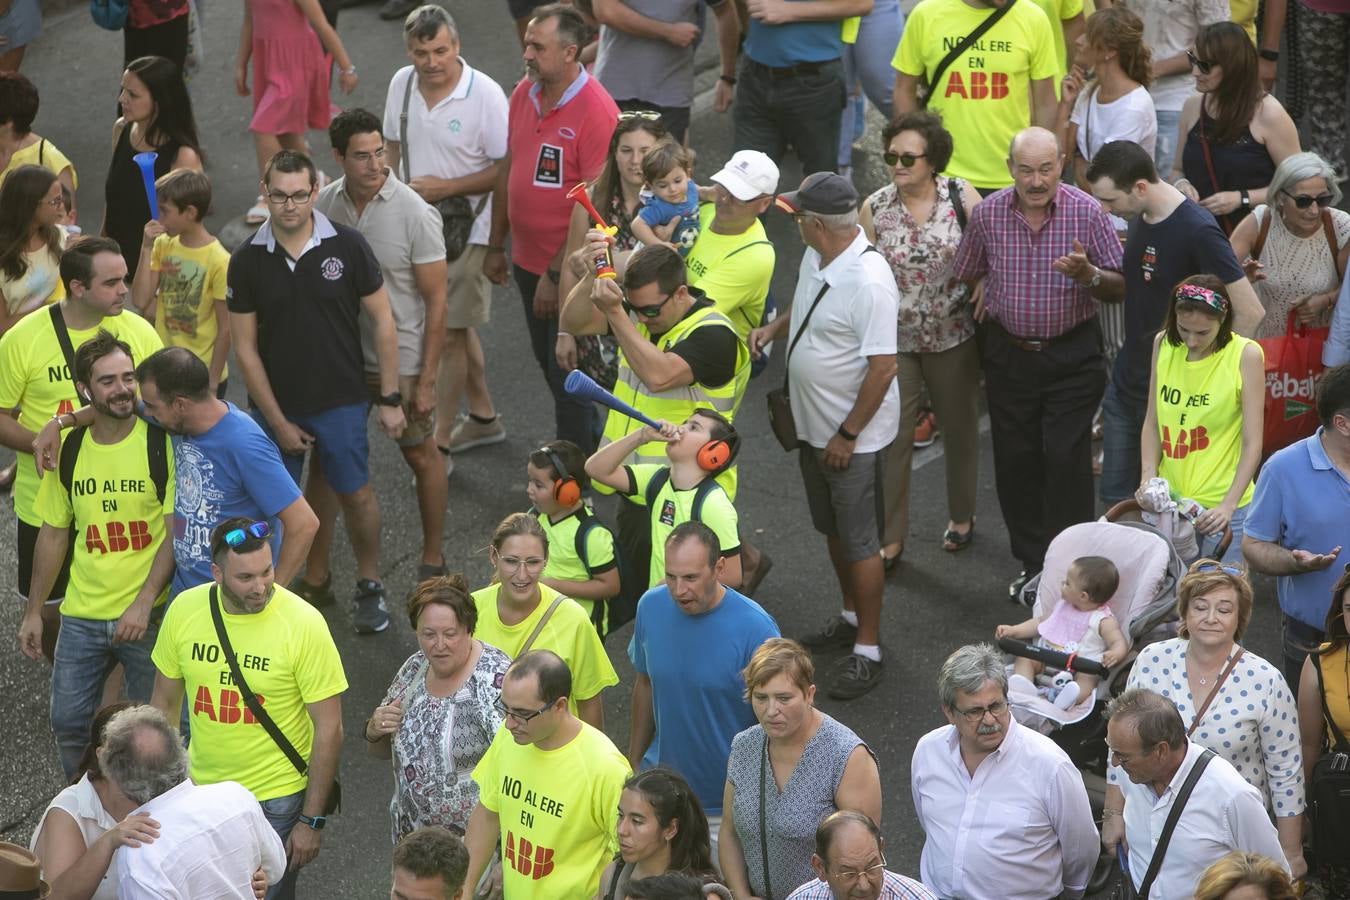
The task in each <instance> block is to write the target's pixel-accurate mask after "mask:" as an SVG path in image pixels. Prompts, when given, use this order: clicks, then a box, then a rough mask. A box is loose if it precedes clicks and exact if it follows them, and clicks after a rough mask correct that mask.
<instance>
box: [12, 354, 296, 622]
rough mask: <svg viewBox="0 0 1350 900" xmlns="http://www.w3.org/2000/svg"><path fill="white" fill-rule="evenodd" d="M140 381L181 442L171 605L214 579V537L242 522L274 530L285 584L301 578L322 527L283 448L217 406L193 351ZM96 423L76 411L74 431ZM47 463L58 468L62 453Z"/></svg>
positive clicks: (145, 397) (146, 402) (50, 432)
mask: <svg viewBox="0 0 1350 900" xmlns="http://www.w3.org/2000/svg"><path fill="white" fill-rule="evenodd" d="M136 379H137V381H139V382H140V390H141V403H142V410H141V414H142V415H144V416H145V417H146V418H147V419H149V420H150V421H153V422H156V423H157V424H159V425H161V426H163V428H164V430H166V431H168V432H169V434H170V436H171V437H172V438H173V459H174V472H175V476H174V509H173V561H174V567H175V570H174V575H173V582H172V583H171V584H170V585H169V598H170V599H172V598H174V597H176V596H177V595H178V594H180V593H182V592H183V591H184V590H186V589H188V588H190V587H196V586H197V585H199V584H205V583H206V582H208V581H210V580H211V532H212V530H214V529H215V527H216V526H217V525H219V524H220V523H221V522H223V521H224V520H226V519H229V518H233V517H236V516H242V517H245V518H248V519H252V520H253V521H266V522H268V523H269V524H270V525H271V528H272V554H273V557H274V558H275V559H276V577H277V580H278V581H282V582H284V581H285V580H287V579H289V578H291V577H292V576H294V575H295V574H296V573H297V572H299V571H300V566H301V564H302V563H303V562H304V559H305V554H307V553H308V552H309V545H310V543H311V542H312V541H313V540H314V533H315V532H316V531H318V530H319V520H318V517H317V516H315V515H314V511H313V510H312V509H310V506H309V504H308V503H307V502H306V501H305V498H304V497H303V496H301V494H300V489H299V488H298V487H297V486H296V484H295V480H294V479H293V478H291V476H290V473H288V472H287V471H286V467H285V466H284V465H283V464H282V462H281V456H280V454H279V453H278V452H277V448H276V445H275V444H273V443H272V441H271V440H269V439H268V437H267V435H265V434H263V431H262V429H261V428H259V427H258V424H257V423H256V422H254V421H253V419H252V417H250V416H249V415H248V414H246V413H244V412H242V411H241V410H240V409H239V408H238V407H236V406H235V405H234V404H233V403H226V402H225V401H223V400H217V399H216V395H215V392H214V391H212V390H211V389H210V378H209V374H208V372H207V369H206V365H205V364H204V363H203V362H202V361H201V360H200V359H198V358H197V357H196V356H195V355H194V354H193V353H192V352H191V351H189V350H186V349H184V348H182V347H165V348H164V349H162V350H158V351H156V352H155V353H152V354H151V355H150V356H147V357H146V358H145V359H144V360H142V361H141V364H140V365H139V366H137V367H136ZM92 418H93V410H92V408H90V407H85V408H83V409H80V410H76V411H75V413H74V415H73V424H72V427H73V426H74V425H88V424H89V422H90V421H92ZM59 429H60V426H59V425H58V424H56V420H53V421H52V422H50V423H48V424H47V425H46V426H45V427H44V428H43V430H42V432H41V434H39V435H38V438H37V442H36V443H37V445H39V446H40V445H43V444H50V445H51V446H53V447H55V446H57V445H58V442H59ZM47 458H49V459H50V460H53V461H54V460H55V459H56V453H55V452H53V453H51V454H50V455H49V457H47ZM54 467H55V463H54V462H52V463H51V464H50V465H48V468H54Z"/></svg>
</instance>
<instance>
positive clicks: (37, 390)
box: [0, 306, 161, 527]
mask: <svg viewBox="0 0 1350 900" xmlns="http://www.w3.org/2000/svg"><path fill="white" fill-rule="evenodd" d="M99 328H105V329H107V330H108V331H110V332H112V334H113V336H114V337H117V338H120V339H121V340H123V341H125V342H126V343H127V344H128V345H129V346H130V347H131V356H132V362H134V363H136V364H137V365H139V364H140V362H141V360H143V359H145V358H146V357H147V356H149V355H150V354H151V353H154V352H155V351H156V350H158V349H159V348H160V346H161V345H160V342H159V335H157V334H155V329H154V326H153V325H151V324H150V323H149V322H147V321H145V319H142V318H141V317H140V316H138V315H136V314H135V313H133V312H124V313H121V314H120V315H116V316H108V317H107V318H105V319H104V320H103V321H102V322H101V323H99V324H98V325H97V326H95V327H93V328H88V329H85V330H82V331H76V330H74V329H69V331H70V346H71V348H72V349H74V350H78V349H79V348H80V345H81V344H83V343H84V342H85V341H87V340H89V339H90V338H91V337H93V336H94V335H96V334H98V330H99ZM78 406H79V399H78V398H77V397H76V396H75V382H74V380H73V379H72V377H71V373H70V372H69V371H67V369H66V358H65V354H63V353H62V352H61V345H60V344H59V343H57V340H56V332H55V331H54V330H53V328H52V319H51V312H50V307H46V306H43V307H40V308H38V309H35V310H33V311H32V312H30V313H29V314H28V315H26V316H24V317H23V318H22V319H20V320H19V321H18V323H17V324H16V325H15V326H14V327H13V328H11V329H10V330H9V331H6V332H5V333H4V334H3V335H0V409H4V410H10V409H14V408H15V407H18V408H19V424H20V425H22V426H23V427H24V428H27V429H28V430H29V431H32V432H34V433H37V432H38V431H40V430H41V429H42V426H43V425H45V424H47V420H48V419H50V418H51V417H52V416H54V415H56V414H57V413H58V412H60V413H68V412H72V411H73V410H75V409H76V408H77V407H78ZM18 457H19V469H18V474H17V475H15V477H14V513H15V515H17V516H18V517H19V520H20V521H21V522H24V523H26V524H28V525H32V526H35V527H36V526H39V525H41V524H42V520H41V519H40V518H39V517H38V515H37V513H35V512H34V511H33V500H34V498H36V497H37V489H38V477H37V471H36V470H35V469H34V468H33V454H31V453H22V452H20V453H19V454H18Z"/></svg>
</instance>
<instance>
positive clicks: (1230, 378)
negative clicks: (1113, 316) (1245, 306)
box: [1139, 275, 1265, 562]
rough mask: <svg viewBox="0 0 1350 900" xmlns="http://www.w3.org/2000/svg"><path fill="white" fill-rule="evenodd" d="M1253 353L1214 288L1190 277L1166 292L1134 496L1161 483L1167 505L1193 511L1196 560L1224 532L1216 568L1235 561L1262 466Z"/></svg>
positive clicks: (1256, 352) (1257, 357)
mask: <svg viewBox="0 0 1350 900" xmlns="http://www.w3.org/2000/svg"><path fill="white" fill-rule="evenodd" d="M1264 378H1265V372H1264V367H1263V362H1262V354H1261V348H1260V347H1259V346H1258V345H1257V344H1256V342H1255V341H1251V340H1248V339H1247V338H1244V337H1242V336H1241V335H1238V334H1234V333H1233V305H1232V303H1231V302H1229V299H1228V290H1227V289H1226V288H1225V287H1224V285H1223V282H1221V281H1219V279H1217V278H1215V277H1213V276H1212V275H1192V276H1191V277H1189V278H1186V279H1184V280H1183V281H1182V282H1181V283H1180V284H1178V285H1177V287H1176V289H1175V290H1174V291H1173V292H1172V303H1171V305H1170V306H1169V307H1168V309H1167V318H1166V320H1165V321H1164V323H1163V329H1162V331H1161V332H1159V333H1158V336H1157V337H1156V338H1154V340H1153V368H1152V375H1151V376H1150V381H1149V392H1148V414H1147V416H1146V418H1145V419H1144V429H1143V433H1142V434H1141V435H1140V444H1139V451H1140V453H1139V455H1140V486H1141V491H1142V486H1143V485H1144V484H1147V483H1148V481H1149V480H1150V479H1151V478H1154V477H1160V478H1165V479H1167V484H1168V486H1169V487H1170V488H1171V490H1172V494H1173V496H1175V497H1178V498H1181V497H1186V498H1189V499H1191V500H1194V501H1196V502H1197V503H1199V504H1200V505H1201V506H1202V507H1204V510H1203V512H1201V513H1200V514H1199V515H1198V516H1197V517H1196V519H1195V530H1196V532H1197V533H1198V534H1200V535H1201V536H1202V537H1203V539H1202V540H1201V542H1200V555H1201V556H1213V555H1214V550H1215V548H1216V546H1217V545H1218V542H1219V540H1220V538H1221V537H1222V535H1223V530H1224V526H1227V527H1229V528H1231V529H1232V532H1233V539H1232V542H1231V543H1230V544H1229V547H1228V551H1227V553H1226V554H1225V555H1224V561H1225V562H1228V561H1233V560H1238V559H1240V558H1241V557H1240V554H1241V544H1242V522H1243V520H1244V519H1245V518H1246V515H1247V504H1249V503H1250V502H1251V499H1252V480H1253V479H1254V478H1255V477H1256V468H1257V466H1258V464H1259V463H1260V461H1261V433H1262V423H1263V417H1264V412H1265V410H1264V404H1265V382H1264Z"/></svg>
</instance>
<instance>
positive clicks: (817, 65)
mask: <svg viewBox="0 0 1350 900" xmlns="http://www.w3.org/2000/svg"><path fill="white" fill-rule="evenodd" d="M745 62H746V65H748V66H751V67H753V68H755V69H758V70H759V71H761V72H764V73H766V74H767V75H768V76H769V77H770V78H775V79H777V78H796V77H797V76H799V75H815V74H816V73H818V72H819V71H820V70H821V69H823V68H825V67H826V66H829V65H833V64H834V63H837V62H839V60H838V59H837V58H836V59H826V60H821V61H820V62H803V63H796V64H794V65H791V66H766V65H764V64H763V63H758V62H755V61H754V60H753V59H747V60H746V61H745Z"/></svg>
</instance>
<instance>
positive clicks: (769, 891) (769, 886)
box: [759, 291, 824, 900]
mask: <svg viewBox="0 0 1350 900" xmlns="http://www.w3.org/2000/svg"><path fill="white" fill-rule="evenodd" d="M821 293H824V292H823V291H822V292H821ZM771 777H772V776H771V775H770V773H769V736H768V735H767V734H766V735H764V755H763V756H762V757H760V764H759V862H760V865H761V866H762V867H763V871H764V900H773V882H772V881H770V880H769V834H768V827H769V826H768V823H767V822H766V821H765V820H764V801H765V795H766V794H767V793H768V792H769V778H771Z"/></svg>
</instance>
